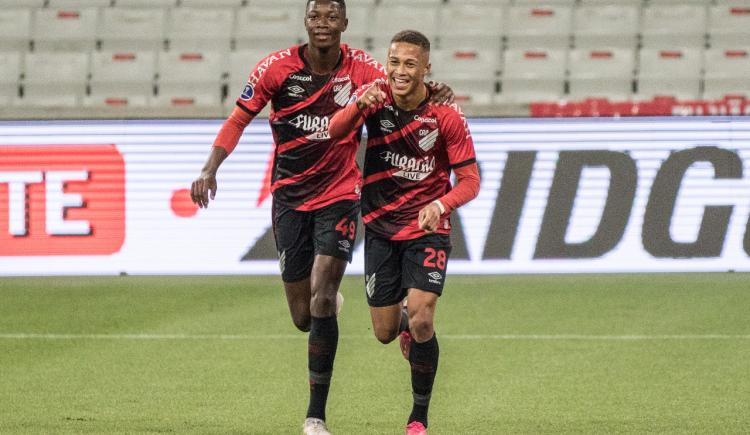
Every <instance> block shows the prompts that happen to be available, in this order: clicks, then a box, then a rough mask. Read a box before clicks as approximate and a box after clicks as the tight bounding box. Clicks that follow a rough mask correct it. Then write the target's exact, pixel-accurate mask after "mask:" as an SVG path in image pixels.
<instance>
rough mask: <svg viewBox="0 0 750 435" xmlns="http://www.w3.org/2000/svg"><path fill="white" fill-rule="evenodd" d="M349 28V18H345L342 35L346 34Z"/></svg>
mask: <svg viewBox="0 0 750 435" xmlns="http://www.w3.org/2000/svg"><path fill="white" fill-rule="evenodd" d="M348 27H349V18H344V28H343V29H341V33H344V32H346V29H347V28H348Z"/></svg>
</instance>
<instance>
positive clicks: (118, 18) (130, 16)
mask: <svg viewBox="0 0 750 435" xmlns="http://www.w3.org/2000/svg"><path fill="white" fill-rule="evenodd" d="M165 19H166V13H165V10H163V9H142V8H107V9H105V10H103V11H102V18H101V20H100V22H99V31H98V36H97V37H98V38H99V40H100V41H101V43H102V49H105V50H158V49H161V48H162V47H163V46H164V37H165V36H164V23H165Z"/></svg>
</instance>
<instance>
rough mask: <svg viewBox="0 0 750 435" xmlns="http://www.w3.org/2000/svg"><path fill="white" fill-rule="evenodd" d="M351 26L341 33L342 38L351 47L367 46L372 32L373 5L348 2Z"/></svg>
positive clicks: (348, 16) (347, 12)
mask: <svg viewBox="0 0 750 435" xmlns="http://www.w3.org/2000/svg"><path fill="white" fill-rule="evenodd" d="M346 17H347V18H348V19H349V27H348V28H347V29H346V32H344V33H342V34H341V40H342V41H343V42H345V43H347V44H349V46H351V47H356V48H363V49H364V48H367V47H368V45H369V44H368V40H369V34H370V17H372V6H367V5H358V4H349V2H347V3H346Z"/></svg>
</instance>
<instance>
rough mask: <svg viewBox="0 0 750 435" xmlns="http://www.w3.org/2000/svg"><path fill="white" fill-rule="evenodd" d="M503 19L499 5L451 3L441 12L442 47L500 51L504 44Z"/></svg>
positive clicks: (501, 8) (440, 31)
mask: <svg viewBox="0 0 750 435" xmlns="http://www.w3.org/2000/svg"><path fill="white" fill-rule="evenodd" d="M503 18H504V14H503V7H502V6H499V5H482V4H476V5H472V4H463V3H461V4H457V3H450V4H448V5H446V6H444V7H443V8H442V9H441V11H440V22H441V23H442V25H441V26H440V28H439V34H440V46H441V47H443V48H465V47H476V48H480V49H495V50H497V49H498V48H499V47H500V46H501V44H502V35H503V25H504V23H503ZM448 24H450V25H448Z"/></svg>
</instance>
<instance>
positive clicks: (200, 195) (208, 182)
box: [190, 171, 216, 208]
mask: <svg viewBox="0 0 750 435" xmlns="http://www.w3.org/2000/svg"><path fill="white" fill-rule="evenodd" d="M209 193H210V197H211V200H212V201H213V200H214V198H216V174H215V173H213V172H206V171H203V172H201V175H200V177H198V178H196V179H195V181H193V186H192V187H191V189H190V198H191V199H192V200H193V202H194V203H196V204H198V207H200V208H208V198H209Z"/></svg>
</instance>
